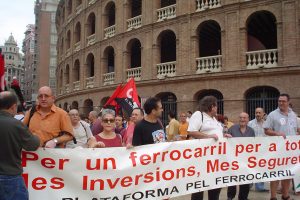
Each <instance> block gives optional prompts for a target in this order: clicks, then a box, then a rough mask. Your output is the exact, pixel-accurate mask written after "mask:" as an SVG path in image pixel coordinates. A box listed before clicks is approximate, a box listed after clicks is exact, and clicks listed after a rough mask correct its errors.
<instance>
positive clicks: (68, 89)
mask: <svg viewBox="0 0 300 200" xmlns="http://www.w3.org/2000/svg"><path fill="white" fill-rule="evenodd" d="M69 92H70V85H69V84H66V85H65V93H69Z"/></svg>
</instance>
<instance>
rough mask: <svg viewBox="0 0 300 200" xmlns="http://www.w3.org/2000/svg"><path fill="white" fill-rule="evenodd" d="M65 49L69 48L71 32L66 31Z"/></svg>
mask: <svg viewBox="0 0 300 200" xmlns="http://www.w3.org/2000/svg"><path fill="white" fill-rule="evenodd" d="M66 47H67V49H70V48H71V31H70V30H68V32H67V38H66Z"/></svg>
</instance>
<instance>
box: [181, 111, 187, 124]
mask: <svg viewBox="0 0 300 200" xmlns="http://www.w3.org/2000/svg"><path fill="white" fill-rule="evenodd" d="M186 118H187V115H186V113H185V112H181V113H180V114H179V121H180V122H181V123H185V122H186Z"/></svg>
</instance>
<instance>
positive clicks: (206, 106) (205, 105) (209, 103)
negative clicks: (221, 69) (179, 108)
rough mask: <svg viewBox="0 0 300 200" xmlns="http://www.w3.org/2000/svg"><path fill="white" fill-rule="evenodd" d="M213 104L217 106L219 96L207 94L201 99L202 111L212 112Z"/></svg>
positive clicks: (200, 108) (200, 106) (200, 107)
mask: <svg viewBox="0 0 300 200" xmlns="http://www.w3.org/2000/svg"><path fill="white" fill-rule="evenodd" d="M213 106H217V98H216V97H214V96H205V97H203V98H202V99H201V100H200V103H199V110H200V111H201V112H210V111H211V109H212V107H213Z"/></svg>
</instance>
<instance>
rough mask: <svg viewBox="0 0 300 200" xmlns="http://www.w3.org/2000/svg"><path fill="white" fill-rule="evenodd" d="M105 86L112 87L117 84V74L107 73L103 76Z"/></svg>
mask: <svg viewBox="0 0 300 200" xmlns="http://www.w3.org/2000/svg"><path fill="white" fill-rule="evenodd" d="M103 80H104V81H103V82H104V83H103V84H104V85H110V84H113V83H114V82H115V72H110V73H106V74H103Z"/></svg>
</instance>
